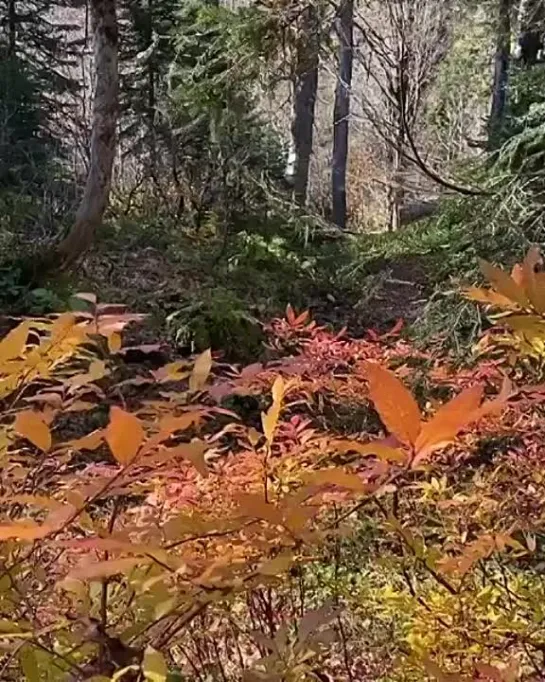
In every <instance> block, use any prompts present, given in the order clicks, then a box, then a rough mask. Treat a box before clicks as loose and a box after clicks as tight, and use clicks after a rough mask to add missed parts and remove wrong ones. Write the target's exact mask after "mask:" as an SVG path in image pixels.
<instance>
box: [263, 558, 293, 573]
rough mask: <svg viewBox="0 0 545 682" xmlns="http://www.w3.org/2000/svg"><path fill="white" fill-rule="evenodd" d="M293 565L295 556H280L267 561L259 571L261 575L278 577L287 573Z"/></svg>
mask: <svg viewBox="0 0 545 682" xmlns="http://www.w3.org/2000/svg"><path fill="white" fill-rule="evenodd" d="M292 564H293V556H292V555H291V554H279V555H278V556H276V557H274V559H269V561H265V562H264V563H263V564H261V566H260V567H259V568H258V569H257V571H258V573H260V574H261V575H270V576H277V575H280V574H282V573H285V572H286V571H287V570H288V569H289V568H290V567H291V565H292Z"/></svg>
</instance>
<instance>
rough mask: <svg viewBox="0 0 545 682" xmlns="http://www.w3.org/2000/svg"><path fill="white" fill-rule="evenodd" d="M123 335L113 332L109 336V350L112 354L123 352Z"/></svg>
mask: <svg viewBox="0 0 545 682" xmlns="http://www.w3.org/2000/svg"><path fill="white" fill-rule="evenodd" d="M121 344H122V342H121V334H120V333H119V332H113V334H110V336H108V350H109V351H110V353H112V354H114V353H118V352H119V351H120V350H121Z"/></svg>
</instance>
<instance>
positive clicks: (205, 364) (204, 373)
mask: <svg viewBox="0 0 545 682" xmlns="http://www.w3.org/2000/svg"><path fill="white" fill-rule="evenodd" d="M211 369H212V353H211V352H210V349H208V350H205V351H204V353H201V354H200V355H199V357H198V358H197V359H196V360H195V364H194V365H193V371H192V372H191V376H190V377H189V388H190V390H191V391H200V390H201V388H203V386H204V385H205V384H206V380H207V379H208V376H209V375H210V370H211Z"/></svg>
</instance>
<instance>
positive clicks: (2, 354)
mask: <svg viewBox="0 0 545 682" xmlns="http://www.w3.org/2000/svg"><path fill="white" fill-rule="evenodd" d="M28 332H29V324H28V322H22V323H21V324H20V325H19V326H17V327H15V329H12V330H11V331H10V332H9V334H8V335H7V336H5V337H4V338H3V339H2V341H1V342H0V362H6V360H13V359H14V358H18V357H20V356H21V354H22V353H23V351H24V349H25V346H26V342H27V337H28Z"/></svg>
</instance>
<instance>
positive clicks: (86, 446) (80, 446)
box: [67, 429, 104, 450]
mask: <svg viewBox="0 0 545 682" xmlns="http://www.w3.org/2000/svg"><path fill="white" fill-rule="evenodd" d="M103 441H104V432H103V431H102V430H101V429H98V430H97V431H91V433H88V434H87V435H86V436H82V437H81V438H77V439H76V440H71V441H69V442H68V443H67V445H69V446H70V447H71V448H74V450H97V449H98V448H99V447H100V446H101V445H102V443H103Z"/></svg>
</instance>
